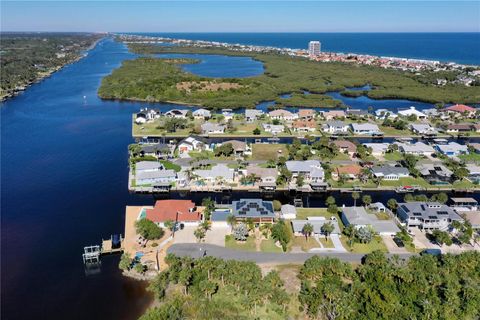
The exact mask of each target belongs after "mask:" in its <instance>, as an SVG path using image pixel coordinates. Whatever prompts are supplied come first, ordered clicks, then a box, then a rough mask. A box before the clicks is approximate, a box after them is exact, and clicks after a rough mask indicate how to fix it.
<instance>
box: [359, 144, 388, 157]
mask: <svg viewBox="0 0 480 320" xmlns="http://www.w3.org/2000/svg"><path fill="white" fill-rule="evenodd" d="M362 145H363V146H364V147H365V148H367V149H371V150H372V152H371V155H372V156H381V155H384V154H385V153H386V152H387V150H388V146H389V145H390V144H388V143H362Z"/></svg>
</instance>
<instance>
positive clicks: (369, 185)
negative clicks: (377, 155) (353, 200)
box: [328, 179, 377, 188]
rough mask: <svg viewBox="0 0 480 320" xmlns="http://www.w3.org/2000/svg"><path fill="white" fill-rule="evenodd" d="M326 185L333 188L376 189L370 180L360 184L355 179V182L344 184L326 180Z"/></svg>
mask: <svg viewBox="0 0 480 320" xmlns="http://www.w3.org/2000/svg"><path fill="white" fill-rule="evenodd" d="M328 183H329V184H330V186H331V187H333V188H353V187H362V188H376V187H377V185H376V184H375V183H374V182H373V181H371V180H368V182H367V183H362V182H360V180H358V179H357V180H351V181H345V183H343V184H340V183H339V182H338V181H336V180H333V179H328Z"/></svg>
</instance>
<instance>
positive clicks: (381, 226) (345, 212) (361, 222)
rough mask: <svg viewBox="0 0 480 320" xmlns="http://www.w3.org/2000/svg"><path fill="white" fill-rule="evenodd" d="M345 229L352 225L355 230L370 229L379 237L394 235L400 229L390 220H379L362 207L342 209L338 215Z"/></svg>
mask: <svg viewBox="0 0 480 320" xmlns="http://www.w3.org/2000/svg"><path fill="white" fill-rule="evenodd" d="M340 218H341V219H342V222H343V224H344V225H345V227H348V226H349V225H353V226H354V227H355V228H356V229H359V228H372V229H373V231H374V232H376V233H378V234H379V235H381V236H383V235H395V234H396V233H397V232H399V231H400V229H399V228H398V227H397V225H396V224H395V223H394V222H393V221H392V220H380V219H378V218H377V216H376V215H375V214H373V213H368V212H367V211H366V210H365V208H364V207H343V208H342V213H341V215H340Z"/></svg>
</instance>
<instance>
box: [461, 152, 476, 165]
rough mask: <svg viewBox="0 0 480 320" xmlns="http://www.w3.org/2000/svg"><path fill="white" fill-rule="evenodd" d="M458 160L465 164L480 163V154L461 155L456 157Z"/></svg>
mask: <svg viewBox="0 0 480 320" xmlns="http://www.w3.org/2000/svg"><path fill="white" fill-rule="evenodd" d="M458 157H459V158H460V159H462V160H464V161H465V162H476V163H480V153H469V154H462V155H460V156H458Z"/></svg>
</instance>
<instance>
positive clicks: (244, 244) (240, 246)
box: [225, 235, 256, 251]
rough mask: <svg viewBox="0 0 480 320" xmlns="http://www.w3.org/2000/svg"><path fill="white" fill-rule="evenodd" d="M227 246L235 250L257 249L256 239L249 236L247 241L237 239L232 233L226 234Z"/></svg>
mask: <svg viewBox="0 0 480 320" xmlns="http://www.w3.org/2000/svg"><path fill="white" fill-rule="evenodd" d="M225 248H229V249H235V250H246V251H256V247H255V239H254V238H253V237H248V238H247V240H245V241H237V240H235V238H234V237H233V236H232V235H226V236H225Z"/></svg>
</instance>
